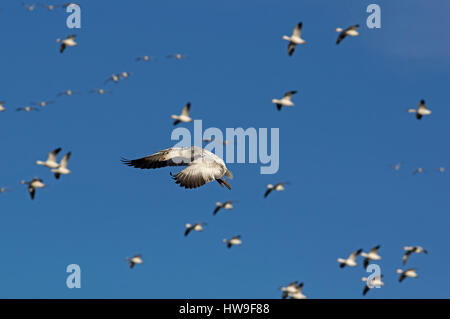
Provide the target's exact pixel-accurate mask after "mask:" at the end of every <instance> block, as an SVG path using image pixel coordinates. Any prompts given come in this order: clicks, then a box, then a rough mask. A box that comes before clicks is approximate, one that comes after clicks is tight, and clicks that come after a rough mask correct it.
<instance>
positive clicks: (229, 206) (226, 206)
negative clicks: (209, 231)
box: [213, 200, 235, 215]
mask: <svg viewBox="0 0 450 319" xmlns="http://www.w3.org/2000/svg"><path fill="white" fill-rule="evenodd" d="M234 202H235V201H233V200H229V201H226V202H225V203H223V204H222V203H221V202H217V203H216V208H215V209H214V212H213V215H216V214H217V213H218V212H219V210H221V209H222V208H223V209H226V210H230V209H233V204H232V203H234Z"/></svg>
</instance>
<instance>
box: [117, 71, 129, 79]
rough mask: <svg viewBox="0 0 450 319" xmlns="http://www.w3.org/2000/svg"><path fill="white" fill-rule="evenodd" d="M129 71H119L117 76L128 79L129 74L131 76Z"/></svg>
mask: <svg viewBox="0 0 450 319" xmlns="http://www.w3.org/2000/svg"><path fill="white" fill-rule="evenodd" d="M131 74H132V73H131V72H121V73H119V77H120V78H121V79H128V78H129V77H130V76H131Z"/></svg>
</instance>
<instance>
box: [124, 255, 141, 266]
mask: <svg viewBox="0 0 450 319" xmlns="http://www.w3.org/2000/svg"><path fill="white" fill-rule="evenodd" d="M125 260H126V261H128V264H129V266H130V268H133V267H134V265H136V264H137V265H141V264H142V263H144V261H143V260H142V255H139V254H138V255H134V256H133V257H127V258H125Z"/></svg>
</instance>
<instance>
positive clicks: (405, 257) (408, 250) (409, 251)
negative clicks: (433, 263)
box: [402, 246, 428, 265]
mask: <svg viewBox="0 0 450 319" xmlns="http://www.w3.org/2000/svg"><path fill="white" fill-rule="evenodd" d="M403 250H404V251H405V254H404V255H403V258H402V261H403V265H406V262H407V261H408V259H409V257H410V256H411V254H413V253H415V254H420V253H424V254H428V251H427V250H426V249H424V248H423V247H422V246H405V247H403Z"/></svg>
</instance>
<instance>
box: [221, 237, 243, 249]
mask: <svg viewBox="0 0 450 319" xmlns="http://www.w3.org/2000/svg"><path fill="white" fill-rule="evenodd" d="M222 242H224V243H225V244H227V248H231V247H232V246H235V245H241V244H242V240H241V235H238V236H234V237H233V238H231V239H223V240H222Z"/></svg>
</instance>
